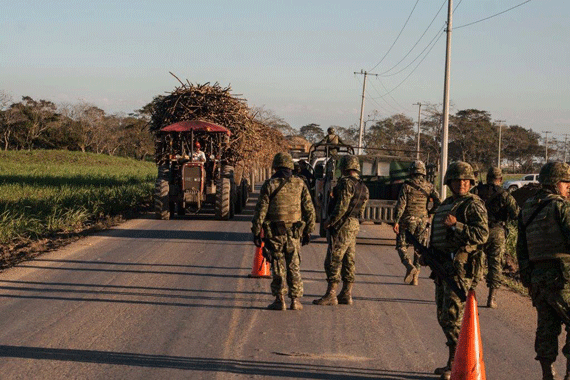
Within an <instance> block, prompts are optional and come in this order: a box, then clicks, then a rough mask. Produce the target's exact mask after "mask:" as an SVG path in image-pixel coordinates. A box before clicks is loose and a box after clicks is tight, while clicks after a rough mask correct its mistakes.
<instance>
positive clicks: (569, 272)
mask: <svg viewBox="0 0 570 380" xmlns="http://www.w3.org/2000/svg"><path fill="white" fill-rule="evenodd" d="M530 295H531V298H532V304H533V305H534V307H535V308H536V312H537V316H538V319H537V326H536V337H535V341H534V350H535V352H536V359H537V360H547V361H555V360H556V356H558V336H559V335H560V333H561V332H562V324H564V325H565V329H566V343H565V345H564V348H563V349H562V353H563V354H564V356H565V357H566V359H568V360H570V264H568V263H563V262H560V261H558V260H549V261H547V262H541V263H539V264H534V269H533V270H532V275H531V288H530Z"/></svg>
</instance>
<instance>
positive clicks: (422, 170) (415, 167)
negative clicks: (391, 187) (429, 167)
mask: <svg viewBox="0 0 570 380" xmlns="http://www.w3.org/2000/svg"><path fill="white" fill-rule="evenodd" d="M410 174H423V175H426V174H427V172H426V165H425V164H424V163H423V162H422V161H420V160H417V161H414V162H412V164H411V165H410Z"/></svg>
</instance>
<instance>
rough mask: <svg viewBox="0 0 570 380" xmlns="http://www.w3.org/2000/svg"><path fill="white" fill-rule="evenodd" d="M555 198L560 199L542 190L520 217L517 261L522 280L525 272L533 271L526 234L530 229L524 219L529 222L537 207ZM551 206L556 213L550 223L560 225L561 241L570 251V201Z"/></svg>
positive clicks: (527, 203) (532, 198) (531, 200)
mask: <svg viewBox="0 0 570 380" xmlns="http://www.w3.org/2000/svg"><path fill="white" fill-rule="evenodd" d="M553 197H554V198H559V196H556V195H555V194H554V193H552V192H551V191H548V190H546V189H541V190H540V191H539V192H538V193H537V194H536V195H535V196H534V197H531V198H529V199H528V200H527V201H526V202H525V204H524V206H523V209H522V211H521V213H520V215H519V226H518V237H517V259H518V262H519V268H520V271H521V278H522V277H523V275H524V274H525V273H524V272H527V271H528V270H530V269H531V264H530V260H529V250H528V242H527V234H526V231H527V228H528V227H526V226H525V223H524V222H525V221H524V220H523V219H524V218H523V217H524V216H526V220H528V218H529V217H530V216H529V215H530V214H532V212H533V211H534V210H535V209H536V208H537V206H538V205H539V204H540V203H541V202H543V201H545V200H546V199H547V198H553ZM551 206H552V208H553V211H554V212H553V215H552V217H553V220H552V221H550V223H552V224H557V225H558V227H559V228H560V232H561V234H562V236H561V237H560V239H562V240H563V241H564V242H565V244H566V248H567V249H568V248H570V201H569V200H567V199H563V200H561V201H557V202H552V205H551ZM546 207H549V206H546ZM531 224H532V221H531ZM554 227H555V226H553V228H552V230H554ZM526 275H529V273H526Z"/></svg>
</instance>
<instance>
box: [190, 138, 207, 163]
mask: <svg viewBox="0 0 570 380" xmlns="http://www.w3.org/2000/svg"><path fill="white" fill-rule="evenodd" d="M200 148H201V146H200V143H199V142H198V141H196V142H195V143H194V153H192V161H194V162H196V161H197V162H206V154H205V153H204V152H203V151H201V150H200Z"/></svg>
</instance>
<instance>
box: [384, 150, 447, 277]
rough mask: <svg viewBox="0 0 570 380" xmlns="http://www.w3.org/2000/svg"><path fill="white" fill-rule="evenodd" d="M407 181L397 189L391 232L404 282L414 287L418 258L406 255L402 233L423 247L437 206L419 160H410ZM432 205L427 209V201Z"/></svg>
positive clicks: (437, 201) (437, 202) (436, 200)
mask: <svg viewBox="0 0 570 380" xmlns="http://www.w3.org/2000/svg"><path fill="white" fill-rule="evenodd" d="M410 174H411V176H412V178H411V179H409V180H406V182H404V185H403V186H402V188H401V189H400V194H399V196H398V202H397V203H396V211H395V212H396V216H395V218H394V219H395V220H394V221H395V224H394V228H393V229H394V232H395V233H396V234H397V236H396V250H397V251H398V255H399V256H400V260H401V261H402V264H404V266H405V267H406V275H405V276H404V282H405V283H406V284H412V285H417V284H418V277H419V275H420V263H419V260H418V259H419V256H418V255H417V253H414V259H413V260H412V259H411V258H410V257H409V255H408V245H409V244H408V243H407V242H406V230H408V231H410V232H411V233H412V234H413V235H414V236H415V237H416V238H417V239H418V241H419V242H421V243H422V244H424V245H426V242H427V237H428V233H429V231H428V230H429V216H430V215H432V214H433V213H434V212H435V209H436V208H437V207H438V206H439V204H440V203H441V201H440V199H439V194H438V193H437V191H436V190H435V188H434V186H433V185H432V184H431V183H429V182H428V181H426V174H427V173H426V166H425V164H424V163H423V162H422V161H414V162H413V163H412V165H411V166H410ZM430 201H432V202H433V205H432V207H431V209H429V202H430Z"/></svg>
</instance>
